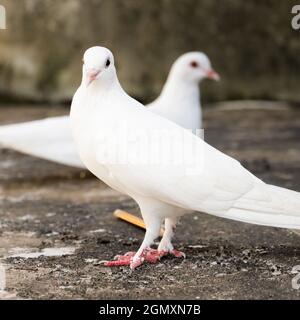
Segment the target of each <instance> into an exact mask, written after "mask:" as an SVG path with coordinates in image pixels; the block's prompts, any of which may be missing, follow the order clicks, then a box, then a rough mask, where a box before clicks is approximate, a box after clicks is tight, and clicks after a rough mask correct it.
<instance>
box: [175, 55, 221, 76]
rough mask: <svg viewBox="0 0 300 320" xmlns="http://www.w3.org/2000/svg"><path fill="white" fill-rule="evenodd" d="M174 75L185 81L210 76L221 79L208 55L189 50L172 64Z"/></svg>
mask: <svg viewBox="0 0 300 320" xmlns="http://www.w3.org/2000/svg"><path fill="white" fill-rule="evenodd" d="M171 72H172V75H173V76H176V77H178V78H181V79H183V80H185V81H193V82H200V81H201V80H202V79H205V78H208V79H212V80H216V81H218V80H220V76H219V75H218V73H217V72H216V71H214V69H213V68H212V66H211V63H210V60H209V59H208V57H207V55H206V54H204V53H202V52H187V53H185V54H183V55H182V56H180V57H179V58H178V59H177V60H176V61H175V62H174V64H173V66H172V70H171Z"/></svg>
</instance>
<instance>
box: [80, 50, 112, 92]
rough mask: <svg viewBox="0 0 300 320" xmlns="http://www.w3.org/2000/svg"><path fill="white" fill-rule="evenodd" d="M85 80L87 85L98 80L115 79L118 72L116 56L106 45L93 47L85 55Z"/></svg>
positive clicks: (83, 70)
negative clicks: (115, 63) (115, 62)
mask: <svg viewBox="0 0 300 320" xmlns="http://www.w3.org/2000/svg"><path fill="white" fill-rule="evenodd" d="M82 72H83V81H84V82H85V84H86V86H89V85H90V84H91V83H93V82H96V81H99V82H100V81H101V80H102V81H103V80H109V79H113V78H114V76H115V74H116V69H115V66H114V57H113V54H112V53H111V51H110V50H108V49H107V48H104V47H91V48H89V49H87V50H86V52H85V53H84V56H83V67H82Z"/></svg>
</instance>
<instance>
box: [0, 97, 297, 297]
mask: <svg viewBox="0 0 300 320" xmlns="http://www.w3.org/2000/svg"><path fill="white" fill-rule="evenodd" d="M0 111H1V112H0V124H4V123H9V122H17V121H23V120H30V119H34V118H42V117H45V116H51V115H58V114H63V113H67V110H66V109H65V108H62V107H49V106H47V107H43V108H42V107H38V106H22V107H12V106H9V107H8V106H7V107H1V109H0ZM204 114H205V127H206V128H207V130H206V131H205V138H206V140H207V141H208V142H210V143H211V144H213V145H214V146H216V147H218V148H219V149H221V150H222V151H224V152H226V153H227V154H229V155H232V156H234V157H235V158H237V159H239V160H240V161H242V162H243V164H244V166H246V167H247V168H248V169H250V170H251V171H253V172H254V173H255V174H256V175H258V176H259V177H260V178H262V179H264V180H265V181H266V182H269V183H273V184H278V185H280V186H284V187H287V188H292V189H295V190H298V191H300V161H299V159H300V139H299V138H300V120H299V119H300V108H298V109H297V108H292V107H290V106H288V105H286V104H284V103H271V102H228V103H222V104H218V105H215V106H208V107H207V108H206V109H205V112H204ZM49 134H51V133H49ZM116 208H123V209H126V210H129V211H131V212H133V213H138V210H137V207H136V204H135V203H134V202H133V201H132V200H131V199H129V198H128V197H126V196H124V195H120V194H118V193H117V192H115V191H112V190H111V189H109V188H107V187H106V186H105V185H104V184H103V183H101V182H99V181H97V180H96V179H95V178H93V177H92V176H91V175H90V174H89V173H87V172H85V171H82V170H78V169H73V168H68V167H64V166H60V165H57V164H53V163H50V162H47V161H43V160H39V159H35V158H31V157H29V156H26V155H22V154H20V153H17V152H14V151H10V150H7V149H4V148H2V149H0V257H1V260H0V273H1V275H4V274H5V275H6V286H5V282H3V281H2V284H1V281H0V297H2V298H23V299H24V298H25V299H41V298H43V299H44V298H50V299H53V298H56V299H60V298H87V299H112V298H115V299H124V298H129V299H142V298H155V299H156V298H159V299H160V298H178V299H187V298H190V299H299V298H300V289H299V290H296V289H293V288H292V284H291V281H292V279H293V277H295V276H296V275H297V274H296V273H295V272H293V271H292V269H293V267H294V266H296V265H300V241H299V240H300V235H298V234H296V233H295V232H293V231H292V230H284V229H277V228H269V227H261V226H254V225H249V224H244V223H239V222H234V221H229V220H225V219H221V218H216V217H213V216H209V215H206V214H201V213H195V214H191V215H189V216H186V217H184V218H183V219H182V221H181V224H180V225H179V226H178V228H177V232H176V238H175V239H174V244H175V245H176V247H177V248H178V249H180V250H183V251H185V253H186V255H187V258H186V259H185V260H182V259H174V258H164V259H162V260H161V262H160V263H159V264H157V265H143V266H142V267H141V268H138V269H136V270H135V271H133V272H132V271H130V270H129V268H128V267H122V268H106V267H104V266H102V265H101V263H100V262H101V260H106V259H111V258H112V257H113V256H114V255H116V254H119V253H124V252H126V251H132V250H136V249H137V248H138V246H139V244H140V243H141V241H142V239H143V235H144V232H143V231H142V230H140V229H137V228H135V227H133V226H131V225H128V224H126V223H124V222H121V221H119V220H117V219H116V218H115V217H113V215H112V212H113V211H114V210H115V209H116ZM2 278H3V277H2ZM1 285H2V289H3V290H2V291H1ZM4 287H5V288H4Z"/></svg>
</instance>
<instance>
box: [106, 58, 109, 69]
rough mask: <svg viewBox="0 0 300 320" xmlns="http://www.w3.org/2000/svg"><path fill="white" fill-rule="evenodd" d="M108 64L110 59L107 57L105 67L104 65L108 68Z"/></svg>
mask: <svg viewBox="0 0 300 320" xmlns="http://www.w3.org/2000/svg"><path fill="white" fill-rule="evenodd" d="M109 65H110V60H109V59H107V60H106V63H105V67H106V68H108V67H109Z"/></svg>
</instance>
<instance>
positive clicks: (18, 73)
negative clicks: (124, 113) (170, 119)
mask: <svg viewBox="0 0 300 320" xmlns="http://www.w3.org/2000/svg"><path fill="white" fill-rule="evenodd" d="M1 2H2V4H3V5H4V6H5V8H6V13H7V29H6V30H0V94H1V96H2V100H4V99H6V98H7V97H13V98H18V99H24V98H26V99H33V100H49V101H61V100H69V99H70V98H71V97H72V94H73V92H74V90H75V89H76V87H77V86H78V84H79V81H80V76H81V75H80V73H81V57H82V54H83V52H84V49H85V48H87V47H88V46H92V45H104V46H108V47H109V48H111V49H112V51H113V52H114V54H115V56H116V61H117V66H118V71H119V77H120V80H121V82H122V83H123V85H124V87H125V88H126V90H127V91H128V92H129V93H130V94H132V95H134V96H136V97H139V98H142V99H143V100H145V101H149V100H151V99H152V98H154V97H155V96H156V94H157V93H158V92H159V90H160V88H161V86H162V84H163V82H164V81H165V78H166V75H167V72H168V70H169V67H170V65H171V63H172V61H173V60H174V59H175V58H176V57H177V56H178V55H180V54H181V53H184V52H186V51H189V50H202V51H204V52H206V53H207V54H208V55H209V56H210V58H211V60H212V63H213V65H214V67H215V69H216V70H217V71H219V73H220V74H221V76H222V82H220V83H218V84H216V83H209V82H208V81H206V83H204V85H203V92H204V93H203V96H204V99H205V100H206V101H207V100H210V101H211V100H222V99H240V98H268V99H287V100H292V101H298V100H300V90H299V85H300V81H299V73H300V54H299V53H300V30H299V31H295V30H292V28H291V18H292V14H291V8H292V6H293V5H294V4H295V1H290V0H284V1H283V0H263V1H262V0H248V1H242V0H222V1H221V0H89V1H87V0H85V1H83V0H82V1H80V0H64V1H60V0H22V1H20V0H3V1H1Z"/></svg>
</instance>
